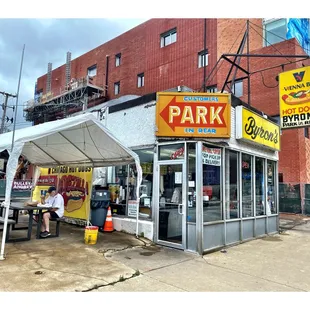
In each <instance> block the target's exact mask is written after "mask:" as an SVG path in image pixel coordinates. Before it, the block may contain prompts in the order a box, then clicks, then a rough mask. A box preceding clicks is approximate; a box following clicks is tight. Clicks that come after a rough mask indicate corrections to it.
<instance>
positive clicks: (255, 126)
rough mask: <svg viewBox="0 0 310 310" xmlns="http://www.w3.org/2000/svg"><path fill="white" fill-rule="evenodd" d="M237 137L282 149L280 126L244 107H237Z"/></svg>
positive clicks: (271, 147) (274, 148)
mask: <svg viewBox="0 0 310 310" xmlns="http://www.w3.org/2000/svg"><path fill="white" fill-rule="evenodd" d="M236 139H242V140H245V141H248V142H252V143H256V144H259V145H261V146H265V147H268V148H270V149H273V150H280V127H279V126H278V125H277V124H275V123H273V122H271V121H269V120H268V119H265V118H264V117H262V116H260V115H258V114H256V113H254V112H252V111H250V110H248V109H246V108H244V107H242V106H238V107H236Z"/></svg>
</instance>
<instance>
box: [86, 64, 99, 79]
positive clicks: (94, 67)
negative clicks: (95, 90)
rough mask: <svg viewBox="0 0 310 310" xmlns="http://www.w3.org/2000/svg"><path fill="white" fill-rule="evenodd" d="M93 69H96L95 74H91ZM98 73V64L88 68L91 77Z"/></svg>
mask: <svg viewBox="0 0 310 310" xmlns="http://www.w3.org/2000/svg"><path fill="white" fill-rule="evenodd" d="M92 70H95V74H89V73H90V72H91V71H92ZM96 75H97V64H95V65H92V66H90V67H88V68H87V76H89V77H93V76H96Z"/></svg>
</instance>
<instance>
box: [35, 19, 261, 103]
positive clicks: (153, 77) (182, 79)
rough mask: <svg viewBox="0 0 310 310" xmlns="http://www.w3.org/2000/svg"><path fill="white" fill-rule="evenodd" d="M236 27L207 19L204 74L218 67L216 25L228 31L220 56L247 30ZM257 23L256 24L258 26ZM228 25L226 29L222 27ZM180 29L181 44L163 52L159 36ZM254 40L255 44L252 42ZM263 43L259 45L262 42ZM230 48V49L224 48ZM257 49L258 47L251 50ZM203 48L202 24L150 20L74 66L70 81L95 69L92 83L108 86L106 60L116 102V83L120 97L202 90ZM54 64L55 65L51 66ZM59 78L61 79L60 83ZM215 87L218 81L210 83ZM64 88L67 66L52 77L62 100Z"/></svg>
mask: <svg viewBox="0 0 310 310" xmlns="http://www.w3.org/2000/svg"><path fill="white" fill-rule="evenodd" d="M234 21H235V22H236V25H235V26H234V27H227V26H229V25H230V23H231V22H229V19H227V20H226V19H222V20H219V23H218V20H217V19H207V36H206V37H207V44H206V46H207V49H208V51H209V65H208V66H207V68H206V75H207V76H208V75H209V73H210V71H211V70H212V68H213V67H214V65H215V63H216V61H217V49H218V40H220V42H223V39H221V37H220V36H218V35H217V27H218V24H219V25H221V27H220V28H221V30H222V31H223V29H224V30H225V33H226V35H227V36H228V38H230V40H228V39H227V38H226V37H225V38H224V39H225V40H224V42H225V43H221V50H223V51H224V50H225V49H226V45H227V44H228V45H229V46H230V45H231V44H232V42H231V41H232V40H235V39H236V33H239V32H240V30H241V28H242V27H243V26H244V22H245V20H234ZM254 22H257V20H254ZM224 24H225V26H223V25H224ZM175 27H176V28H177V42H176V43H173V44H171V45H169V46H166V47H164V48H161V47H160V34H162V33H163V32H166V31H168V30H170V29H172V28H175ZM252 40H254V39H252ZM260 42H261V41H260ZM225 44H226V45H225ZM253 46H257V44H255V45H253ZM203 48H204V19H151V20H149V21H147V22H145V23H143V24H141V25H139V26H137V27H135V28H133V29H132V30H130V31H128V32H125V33H124V34H122V35H120V36H118V37H116V38H114V39H113V40H111V41H109V42H106V43H105V44H102V45H100V46H99V47H97V48H95V49H93V50H91V51H89V52H88V53H86V54H84V55H82V56H80V57H78V58H76V59H74V60H72V63H71V76H72V77H73V78H81V77H84V76H86V75H87V68H89V67H90V66H92V65H94V64H97V76H96V77H95V78H94V83H95V84H96V85H98V86H103V85H104V83H105V68H106V55H109V56H110V59H109V76H108V80H109V85H108V86H109V97H110V98H114V97H115V96H114V83H115V82H118V81H120V82H121V93H120V96H121V95H125V94H136V95H143V94H146V93H150V92H155V91H161V90H165V89H169V88H173V87H176V86H178V85H186V86H188V87H190V88H193V89H195V90H199V89H200V88H201V87H202V85H203V76H204V69H203V68H198V52H199V51H201V50H203ZM118 53H121V54H122V59H121V65H120V66H119V67H115V55H116V54H118ZM51 61H52V60H51ZM142 72H144V75H145V86H144V87H142V88H138V87H137V74H139V73H142ZM56 78H57V79H58V80H57V81H56ZM208 84H209V85H213V84H216V76H214V78H213V80H209V81H208ZM64 86H65V66H64V65H63V66H61V67H59V68H57V69H55V70H53V72H52V91H53V93H54V95H55V94H58V92H59V89H60V87H64ZM37 87H38V89H39V90H40V89H43V93H45V92H46V75H44V76H42V77H40V78H39V79H38V86H37Z"/></svg>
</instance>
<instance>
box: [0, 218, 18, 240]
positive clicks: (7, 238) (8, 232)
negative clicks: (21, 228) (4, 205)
mask: <svg viewBox="0 0 310 310" xmlns="http://www.w3.org/2000/svg"><path fill="white" fill-rule="evenodd" d="M4 221H5V219H4V217H2V216H1V217H0V225H1V224H4ZM15 224H16V222H15V221H14V220H12V219H8V226H7V232H6V237H5V241H6V242H8V241H9V235H10V232H11V230H12V225H15Z"/></svg>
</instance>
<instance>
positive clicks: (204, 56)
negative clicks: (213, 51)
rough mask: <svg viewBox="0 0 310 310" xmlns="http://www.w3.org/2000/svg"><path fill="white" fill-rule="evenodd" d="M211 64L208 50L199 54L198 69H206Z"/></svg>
mask: <svg viewBox="0 0 310 310" xmlns="http://www.w3.org/2000/svg"><path fill="white" fill-rule="evenodd" d="M208 62H209V54H208V50H205V51H201V52H199V53H198V68H202V67H206V66H207V65H208Z"/></svg>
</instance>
